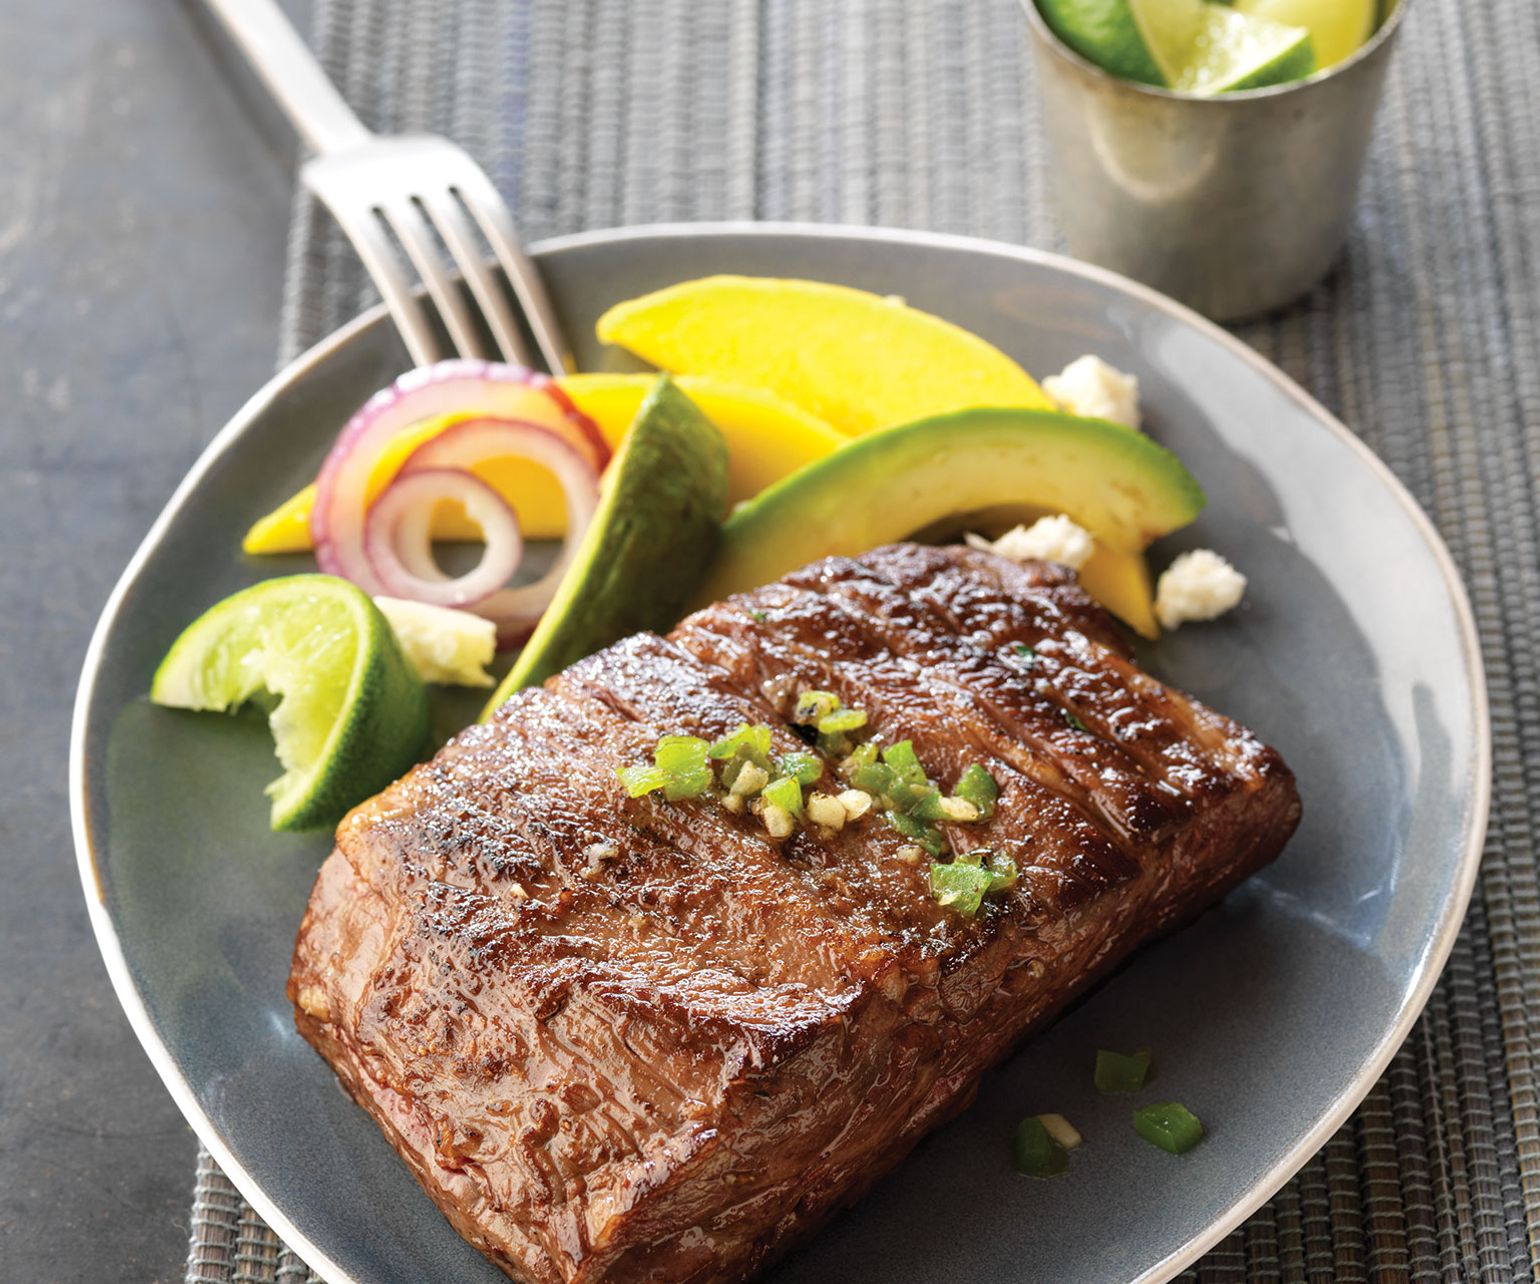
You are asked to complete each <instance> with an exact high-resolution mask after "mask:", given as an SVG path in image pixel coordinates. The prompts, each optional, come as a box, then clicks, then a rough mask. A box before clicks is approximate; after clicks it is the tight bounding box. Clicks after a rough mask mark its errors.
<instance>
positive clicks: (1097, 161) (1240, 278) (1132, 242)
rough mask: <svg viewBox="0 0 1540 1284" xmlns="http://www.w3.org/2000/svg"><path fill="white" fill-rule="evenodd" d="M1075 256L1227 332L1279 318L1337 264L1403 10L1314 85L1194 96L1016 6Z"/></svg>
mask: <svg viewBox="0 0 1540 1284" xmlns="http://www.w3.org/2000/svg"><path fill="white" fill-rule="evenodd" d="M1022 3H1023V6H1024V7H1025V9H1026V11H1027V21H1028V24H1029V26H1030V27H1031V30H1032V44H1033V50H1034V54H1035V57H1036V62H1037V80H1038V86H1039V89H1040V92H1041V94H1042V100H1043V107H1044V115H1045V118H1046V121H1047V127H1048V140H1049V148H1050V155H1051V156H1052V159H1053V167H1054V168H1053V175H1052V179H1051V181H1050V184H1049V188H1050V190H1051V191H1052V192H1053V193H1054V197H1055V200H1056V203H1057V205H1058V213H1059V223H1060V226H1061V227H1062V228H1063V230H1064V234H1065V236H1066V237H1067V239H1068V241H1069V246H1070V251H1071V252H1072V253H1073V254H1074V255H1075V256H1076V257H1077V258H1081V259H1085V260H1087V261H1089V262H1091V263H1098V264H1101V265H1102V266H1104V267H1109V268H1112V269H1113V270H1114V271H1117V272H1122V273H1123V274H1124V275H1126V276H1131V277H1133V278H1135V279H1136V280H1139V281H1143V282H1145V283H1146V284H1148V285H1152V286H1154V287H1155V288H1156V289H1157V290H1161V291H1163V292H1164V293H1166V294H1169V295H1171V296H1173V297H1174V298H1177V299H1180V300H1181V301H1182V302H1184V303H1186V304H1189V305H1190V306H1192V307H1194V308H1196V309H1197V310H1198V311H1200V312H1202V313H1204V314H1206V315H1208V316H1210V317H1213V318H1214V319H1216V320H1220V321H1233V320H1239V319H1240V318H1243V317H1252V316H1257V315H1260V314H1261V313H1264V312H1270V311H1273V310H1274V309H1277V308H1281V307H1283V306H1284V305H1285V304H1287V303H1290V302H1292V301H1293V300H1294V299H1297V298H1298V297H1299V296H1300V295H1302V294H1304V293H1305V292H1306V291H1308V290H1309V289H1310V288H1311V287H1312V286H1314V285H1315V284H1316V283H1317V282H1319V281H1320V280H1321V278H1322V277H1324V276H1325V275H1326V273H1327V272H1328V271H1329V270H1330V269H1331V266H1332V264H1333V263H1334V262H1335V261H1336V259H1337V256H1338V254H1339V253H1340V252H1341V249H1342V243H1343V240H1344V239H1345V237H1346V235H1347V228H1348V220H1349V218H1350V217H1351V215H1352V210H1353V201H1354V198H1355V196H1356V195H1357V191H1358V180H1359V176H1360V175H1361V173H1362V171H1363V163H1364V154H1365V152H1366V151H1367V150H1368V146H1369V133H1370V130H1371V127H1372V126H1373V124H1374V114H1375V110H1376V109H1377V108H1378V106H1379V102H1380V96H1381V90H1382V89H1383V87H1384V83H1385V68H1386V65H1387V64H1388V62H1389V59H1390V50H1391V46H1392V45H1393V44H1394V42H1395V38H1396V34H1397V32H1398V31H1399V30H1400V27H1401V19H1402V17H1403V15H1404V13H1405V9H1406V4H1405V0H1391V3H1390V4H1389V5H1388V6H1387V7H1388V9H1389V12H1388V13H1387V14H1386V16H1385V19H1384V21H1383V22H1382V23H1381V24H1380V27H1379V30H1378V31H1376V32H1375V34H1374V35H1373V36H1372V37H1371V38H1370V40H1369V42H1368V43H1367V44H1366V45H1364V47H1363V48H1362V49H1360V50H1358V52H1357V53H1355V54H1354V55H1353V56H1352V57H1351V58H1349V59H1347V60H1346V61H1345V62H1342V63H1339V64H1338V65H1337V66H1335V67H1332V68H1330V69H1329V70H1327V71H1324V72H1320V73H1318V74H1316V75H1314V76H1311V77H1310V78H1309V79H1308V80H1301V81H1296V82H1294V83H1293V84H1287V85H1279V86H1277V87H1275V88H1272V89H1257V90H1252V91H1249V92H1246V93H1236V94H1224V95H1221V96H1218V97H1214V98H1194V97H1190V96H1188V95H1184V94H1174V93H1170V92H1168V91H1167V90H1163V89H1154V88H1152V87H1150V86H1148V85H1141V84H1137V83H1135V82H1133V81H1128V80H1123V79H1120V78H1119V77H1117V76H1113V75H1110V74H1109V73H1107V72H1105V71H1103V70H1102V69H1101V68H1100V67H1097V66H1095V65H1094V64H1092V63H1090V62H1087V61H1086V60H1085V59H1084V58H1082V57H1080V56H1079V55H1078V54H1077V53H1075V52H1074V51H1073V50H1072V49H1070V48H1068V47H1067V46H1066V45H1065V44H1064V43H1063V42H1062V41H1061V40H1060V39H1059V38H1058V37H1057V36H1056V35H1054V33H1053V32H1052V31H1051V30H1050V29H1049V27H1048V24H1047V23H1046V22H1044V21H1043V17H1042V15H1041V14H1040V13H1039V12H1038V10H1037V5H1036V4H1035V3H1034V2H1033V0H1022Z"/></svg>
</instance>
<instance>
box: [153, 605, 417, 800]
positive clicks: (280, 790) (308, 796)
mask: <svg viewBox="0 0 1540 1284" xmlns="http://www.w3.org/2000/svg"><path fill="white" fill-rule="evenodd" d="M264 693H265V698H264ZM273 697H277V700H276V703H274V702H273V699H272V698H273ZM150 699H151V700H153V701H154V702H155V703H156V704H162V705H167V706H169V707H171V708H175V709H206V710H220V711H222V712H234V711H235V710H236V709H238V708H240V707H241V706H242V705H243V704H246V703H247V702H248V701H252V700H256V701H258V702H260V703H261V704H263V705H264V706H270V708H271V711H270V713H269V716H268V723H269V725H270V726H271V728H272V732H273V742H274V746H275V747H276V749H277V751H278V760H279V761H280V762H281V763H282V764H283V768H284V772H283V775H282V776H280V777H279V778H278V779H277V780H275V781H273V783H272V784H270V785H269V786H268V787H267V792H268V793H269V794H270V795H271V796H272V799H273V808H272V825H273V828H274V829H279V830H301V829H320V828H324V827H327V826H330V825H334V824H336V822H337V821H339V820H341V819H342V816H343V814H344V813H345V812H346V811H347V810H348V808H350V807H352V806H355V805H356V804H358V803H361V802H363V801H364V799H366V798H369V797H371V796H372V795H373V794H375V793H378V792H379V791H380V790H381V789H383V788H384V787H385V786H386V785H388V784H389V783H390V782H391V781H392V780H394V779H395V778H396V777H397V776H399V775H400V774H401V773H402V772H404V771H405V770H406V769H407V768H408V767H410V766H411V765H412V764H413V762H415V761H416V759H417V755H418V752H419V751H420V750H421V749H422V745H423V740H424V739H425V738H426V736H427V729H428V699H427V693H426V691H425V690H424V688H423V685H422V682H421V680H420V679H419V678H418V677H417V675H416V673H415V672H413V670H412V667H411V665H410V664H409V663H408V662H407V659H406V657H405V655H403V654H402V651H401V647H400V645H399V644H398V643H397V642H396V638H395V635H394V634H393V633H392V632H391V629H390V625H389V624H388V623H386V620H385V617H384V616H383V615H381V614H380V611H379V608H378V607H376V606H375V605H374V603H373V602H371V601H370V600H369V597H368V595H367V594H365V593H364V592H362V591H361V590H360V589H357V588H355V587H354V586H353V585H351V584H349V583H348V582H347V581H345V580H339V579H335V578H333V577H332V576H329V575H292V576H288V577H286V578H284V579H276V580H267V581H266V582H264V583H262V584H257V585H255V586H253V587H252V588H249V589H245V590H243V591H242V592H240V593H236V594H235V595H234V596H232V597H227V598H226V599H225V600H224V601H223V602H220V603H218V604H217V605H216V606H213V607H210V608H209V610H207V611H205V612H204V613H203V614H202V615H201V616H199V617H198V618H197V619H196V620H194V621H193V622H192V623H191V624H190V625H188V626H187V628H186V630H185V631H184V632H183V633H182V636H181V637H179V638H177V640H176V641H175V642H174V643H173V644H172V646H171V650H170V651H168V652H167V653H166V658H165V659H164V660H162V661H161V663H160V668H158V669H157V670H156V671H155V680H154V682H153V683H152V684H151V686H150Z"/></svg>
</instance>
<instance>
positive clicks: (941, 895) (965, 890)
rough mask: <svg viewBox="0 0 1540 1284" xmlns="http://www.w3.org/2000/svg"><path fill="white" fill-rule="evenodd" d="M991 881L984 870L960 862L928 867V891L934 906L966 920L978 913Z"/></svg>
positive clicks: (992, 879) (990, 877) (989, 875)
mask: <svg viewBox="0 0 1540 1284" xmlns="http://www.w3.org/2000/svg"><path fill="white" fill-rule="evenodd" d="M993 882H994V876H993V875H992V874H990V872H989V871H988V870H987V869H984V868H983V867H982V866H979V865H969V864H967V863H966V862H964V861H954V862H953V863H952V864H950V865H940V864H937V865H932V866H931V867H930V891H931V895H932V896H934V897H935V898H936V902H937V904H939V905H941V906H943V907H944V908H946V909H953V910H956V911H957V912H958V913H959V914H963V915H966V916H967V917H969V918H971V917H972V916H973V915H975V914H977V913H978V912H979V906H980V905H982V904H983V903H984V894H985V893H986V892H987V891H989V888H990V885H991V884H992V883H993Z"/></svg>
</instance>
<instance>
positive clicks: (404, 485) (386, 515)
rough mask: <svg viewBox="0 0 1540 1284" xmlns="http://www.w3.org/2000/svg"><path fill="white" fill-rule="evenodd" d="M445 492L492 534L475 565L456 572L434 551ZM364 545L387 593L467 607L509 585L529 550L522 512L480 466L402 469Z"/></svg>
mask: <svg viewBox="0 0 1540 1284" xmlns="http://www.w3.org/2000/svg"><path fill="white" fill-rule="evenodd" d="M444 500H452V501H454V502H456V503H458V504H459V505H460V506H461V507H462V508H464V509H465V515H466V516H467V517H469V518H470V519H471V521H472V522H474V523H475V524H476V525H477V526H479V527H480V528H481V535H482V538H483V539H484V540H485V541H486V551H485V553H483V554H482V557H481V560H480V561H479V562H478V563H477V564H476V566H475V567H474V568H473V569H472V570H470V571H467V572H466V573H465V574H464V575H457V576H454V577H450V576H448V575H445V574H444V572H443V571H442V570H441V569H440V567H439V565H438V563H437V562H435V561H434V559H433V530H432V520H433V510H434V509H435V508H436V507H437V506H438V504H439V503H440V502H442V501H444ZM364 546H365V551H366V552H367V554H368V557H369V564H370V566H371V567H372V568H373V570H374V573H375V576H376V578H377V579H378V582H379V584H380V586H381V591H383V592H384V593H385V594H386V595H387V596H389V597H403V598H409V599H411V600H412V601H415V602H426V603H428V604H429V605H430V606H452V607H459V608H461V609H462V610H463V609H465V608H468V607H475V606H476V605H477V604H478V603H480V602H483V601H485V600H486V599H487V598H490V597H491V596H492V595H493V594H494V593H496V592H497V591H498V590H499V589H500V588H502V586H503V585H505V584H506V583H507V582H508V581H509V580H510V579H512V578H513V575H514V572H515V571H517V570H518V569H519V562H520V561H521V560H522V559H523V556H524V540H523V537H522V536H521V535H520V534H519V519H518V518H517V516H515V514H514V511H513V509H512V508H510V507H509V506H508V504H507V502H506V501H505V500H504V499H503V497H502V496H501V495H499V494H498V493H497V492H496V491H495V490H493V489H492V487H490V486H488V485H487V484H486V482H484V481H482V480H481V479H480V478H479V477H476V476H475V475H474V474H472V473H469V472H462V471H460V470H457V469H449V468H422V469H417V470H414V471H411V472H406V471H403V472H402V473H401V474H400V475H398V476H397V478H396V480H395V481H393V482H391V484H390V485H389V486H387V487H386V488H385V489H384V490H383V491H382V492H381V493H380V496H379V498H378V499H376V500H375V501H374V504H373V505H372V506H371V507H370V509H369V517H368V520H367V521H366V522H365V524H364Z"/></svg>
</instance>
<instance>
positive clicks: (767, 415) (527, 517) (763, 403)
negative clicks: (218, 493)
mask: <svg viewBox="0 0 1540 1284" xmlns="http://www.w3.org/2000/svg"><path fill="white" fill-rule="evenodd" d="M656 378H657V377H656V376H655V375H650V374H584V375H568V376H566V377H565V378H562V379H560V380H558V381H557V382H558V383H559V384H560V385H561V387H562V390H563V391H564V392H566V394H567V395H568V396H569V397H571V398H572V400H573V402H574V403H575V404H576V405H577V408H578V409H579V410H581V411H582V412H583V413H584V414H585V415H587V416H588V417H589V418H590V419H592V420H593V421H594V422H595V423H596V424H598V426H599V431H600V432H602V433H603V434H604V439H605V440H606V441H607V442H609V444H610V446H611V448H616V447H618V446H619V445H620V442H621V440H622V439H623V438H624V437H625V435H626V433H627V431H628V430H629V429H630V427H631V424H632V421H633V420H634V419H635V418H636V412H637V410H638V409H639V408H640V406H641V404H642V398H643V397H644V396H646V395H647V392H648V390H649V389H650V388H651V387H652V386H653V384H654V383H655V382H656ZM675 382H676V383H677V384H678V385H679V388H680V390H681V391H682V392H684V393H685V394H686V395H687V396H688V397H689V398H690V399H691V400H692V401H694V402H695V404H696V405H698V406H699V407H700V408H701V410H702V411H703V412H704V413H705V415H706V417H707V418H708V419H710V420H711V422H712V423H714V424H715V425H716V426H717V427H718V428H720V429H721V431H722V435H723V436H724V437H726V438H727V444H728V452H729V465H728V499H729V501H730V502H732V503H737V502H738V501H739V500H743V499H749V498H752V497H753V496H754V495H757V494H758V493H759V492H760V491H761V490H763V489H764V488H765V487H766V486H768V485H770V483H771V482H775V481H779V480H780V479H781V478H782V477H784V476H786V475H787V474H788V473H793V472H795V471H796V470H797V469H799V468H801V467H802V466H803V465H804V464H808V463H811V462H812V461H813V460H815V459H821V458H822V457H823V456H824V455H827V454H828V453H829V452H830V451H831V450H833V449H834V448H835V447H837V446H839V445H840V444H841V443H842V442H844V441H845V438H844V437H843V436H842V435H841V434H840V433H838V432H836V431H835V430H834V429H833V428H831V427H829V425H828V424H826V423H823V422H822V421H820V420H819V419H817V418H816V417H815V416H813V415H810V414H808V413H807V412H806V411H804V410H801V409H799V408H798V407H796V406H793V405H788V404H787V403H786V402H784V401H782V400H781V399H780V398H778V397H776V396H774V395H773V394H771V393H768V392H765V391H763V390H762V389H759V388H743V387H738V386H736V385H733V384H731V383H727V382H724V381H723V380H720V379H713V378H709V377H693V376H692V377H686V378H682V379H678V380H676V381H675ZM463 418H470V415H459V416H445V417H444V418H442V419H437V420H433V421H431V422H430V423H428V424H425V425H423V427H422V428H420V429H419V430H417V431H416V432H413V433H410V434H407V435H406V436H404V437H403V438H401V440H400V441H399V442H398V443H396V444H395V445H393V446H392V447H391V449H390V450H388V451H386V452H385V453H384V454H383V455H382V456H381V457H380V462H379V464H378V466H377V467H376V469H375V474H374V478H373V480H372V481H371V483H370V491H371V494H378V493H379V492H380V491H381V490H383V489H384V487H385V485H386V483H387V482H389V480H390V479H391V478H392V477H394V476H395V474H396V470H397V469H399V468H400V467H401V464H402V462H403V461H404V460H405V459H406V457H407V455H408V454H409V453H411V451H412V450H413V449H414V448H415V447H416V446H417V445H418V443H419V442H422V441H425V440H426V439H427V438H428V437H431V436H433V435H434V434H436V433H439V432H442V431H443V430H444V429H445V428H446V427H448V426H449V425H450V424H452V423H455V422H456V421H457V420H458V419H463ZM476 472H477V474H478V475H479V476H480V477H481V478H482V479H483V480H484V481H486V482H488V483H489V484H490V485H492V486H494V487H496V489H497V491H498V492H499V493H500V494H501V495H503V496H504V497H505V498H506V499H507V500H508V502H509V503H511V504H512V505H513V507H514V510H515V511H516V512H517V513H518V515H519V523H520V525H521V526H522V527H523V530H524V536H525V538H526V539H560V538H561V536H562V535H563V534H564V533H565V531H566V529H567V516H566V509H565V506H564V504H563V503H562V498H561V490H560V488H559V487H558V486H557V485H556V481H555V479H554V478H552V477H551V475H550V474H549V473H547V472H546V471H545V470H544V469H543V468H540V467H539V466H538V465H535V464H530V463H527V462H525V461H523V460H518V459H497V460H491V461H489V462H488V463H487V464H486V465H484V466H483V467H481V468H478V469H476ZM314 500H315V487H314V486H306V487H305V488H304V489H303V490H301V491H298V492H297V493H295V494H294V495H292V496H290V497H289V498H288V499H287V500H285V501H284V502H283V503H282V504H280V505H279V506H278V507H277V508H275V509H274V510H273V511H272V512H271V513H269V514H268V515H267V516H266V517H262V518H260V519H258V521H257V522H256V523H255V524H254V525H253V526H252V528H251V529H250V530H249V531H248V532H247V533H246V538H245V539H244V540H242V542H241V548H242V549H243V550H244V551H245V552H247V553H255V554H264V553H303V552H306V551H308V550H309V548H310V506H311V504H312V503H313V502H314ZM433 533H434V534H435V535H436V536H437V537H438V538H439V539H476V538H479V532H478V531H477V530H476V528H475V527H474V526H472V525H471V524H470V523H469V522H468V521H466V519H465V516H464V514H462V513H461V512H460V510H459V509H458V508H457V507H455V506H453V505H445V506H444V507H443V508H442V509H441V511H440V512H439V513H438V514H437V515H436V517H435V519H434V523H433Z"/></svg>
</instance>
